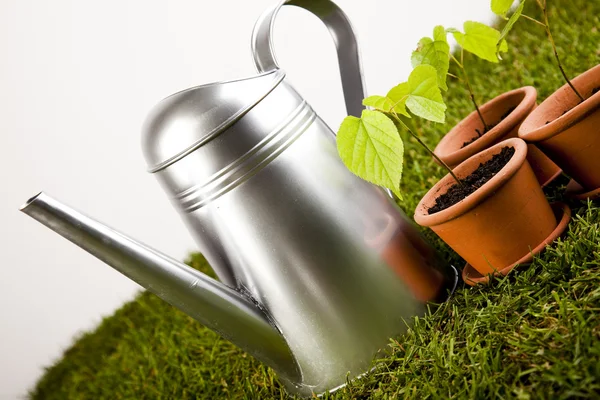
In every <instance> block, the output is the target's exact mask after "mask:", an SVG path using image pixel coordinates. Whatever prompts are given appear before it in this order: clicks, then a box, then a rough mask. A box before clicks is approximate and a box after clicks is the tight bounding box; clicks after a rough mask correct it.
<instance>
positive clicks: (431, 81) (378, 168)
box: [337, 65, 461, 199]
mask: <svg viewBox="0 0 600 400" xmlns="http://www.w3.org/2000/svg"><path fill="white" fill-rule="evenodd" d="M363 104H364V105H365V106H370V107H372V108H373V110H364V111H363V112H362V114H361V117H360V118H357V117H353V116H348V117H346V118H345V119H344V121H343V122H342V124H341V126H340V128H339V130H338V133H337V148H338V152H339V155H340V157H341V159H342V161H343V162H344V164H345V165H346V167H348V169H349V170H350V171H351V172H353V173H354V174H356V175H358V176H359V177H360V178H362V179H364V180H366V181H368V182H371V183H373V184H375V185H379V186H383V187H385V188H389V189H390V190H391V191H392V192H394V194H395V195H396V196H398V198H400V199H401V198H402V194H401V193H400V179H401V178H402V161H403V158H404V144H403V142H402V138H401V136H400V134H399V131H398V127H402V128H404V129H406V130H407V131H408V132H409V133H410V134H411V135H412V136H413V137H414V138H415V139H416V140H417V142H419V144H420V145H421V146H423V147H424V148H425V149H426V150H427V151H428V152H429V154H431V155H432V156H433V157H435V158H436V159H437V160H438V161H439V162H440V164H442V165H443V166H444V167H445V168H446V169H447V170H448V172H449V173H450V174H451V175H452V176H453V177H454V179H455V180H456V181H457V182H458V183H459V184H460V183H461V181H460V180H459V179H458V178H457V177H456V176H455V175H454V173H453V172H452V170H451V169H450V167H448V166H447V165H446V164H445V163H444V162H443V161H442V160H440V159H439V158H438V157H437V156H436V155H435V154H434V153H433V151H432V150H431V149H429V147H427V145H426V144H425V143H423V141H422V140H421V139H420V138H419V137H418V136H417V135H416V134H415V132H414V131H413V130H412V129H411V128H410V127H409V126H408V125H407V124H406V123H405V121H404V118H411V113H412V114H414V115H416V116H419V117H421V118H425V119H427V120H429V121H433V122H444V121H445V117H446V114H445V113H446V104H444V100H443V99H442V93H441V91H440V88H439V83H438V71H437V70H436V68H434V67H433V66H431V65H419V66H417V67H416V68H415V69H414V70H413V71H412V72H411V74H410V76H409V77H408V81H407V82H403V83H400V84H399V85H397V86H395V87H393V88H392V89H391V90H390V91H389V92H388V94H387V95H386V96H370V97H367V98H366V99H364V100H363Z"/></svg>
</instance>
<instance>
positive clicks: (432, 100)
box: [388, 65, 446, 122]
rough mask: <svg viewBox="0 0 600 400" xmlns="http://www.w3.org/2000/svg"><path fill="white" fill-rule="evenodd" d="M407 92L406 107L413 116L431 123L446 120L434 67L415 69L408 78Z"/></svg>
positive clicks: (420, 66) (426, 66) (444, 105)
mask: <svg viewBox="0 0 600 400" xmlns="http://www.w3.org/2000/svg"><path fill="white" fill-rule="evenodd" d="M392 90H394V89H392ZM408 91H409V95H408V97H407V99H406V107H408V109H409V110H410V111H411V112H412V113H413V114H415V115H417V116H419V117H421V118H425V119H427V120H429V121H433V122H444V121H445V120H446V104H444V99H443V98H442V92H440V88H439V87H438V83H437V71H436V69H435V68H434V67H432V66H431V65H418V66H417V67H415V69H414V70H413V71H412V72H411V73H410V76H409V77H408ZM388 97H389V94H388Z"/></svg>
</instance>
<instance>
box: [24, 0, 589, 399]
mask: <svg viewBox="0 0 600 400" xmlns="http://www.w3.org/2000/svg"><path fill="white" fill-rule="evenodd" d="M533 3H534V2H532V1H530V2H529V5H528V6H527V7H526V11H525V13H526V14H528V15H531V16H536V15H537V10H536V9H535V7H533ZM549 5H550V18H551V24H553V28H554V29H553V32H554V35H555V40H556V42H557V45H558V49H559V52H560V54H561V55H562V57H563V60H564V64H565V68H566V70H567V73H568V74H569V75H571V76H575V75H578V74H580V73H582V72H584V71H585V70H587V69H588V68H590V67H592V66H594V65H596V64H598V63H599V62H600V34H599V32H598V30H599V28H600V2H599V1H595V0H594V1H591V0H560V1H558V0H556V1H550V2H549ZM509 43H510V44H511V49H510V52H509V53H508V54H507V55H506V56H505V60H504V62H502V63H501V64H498V65H495V64H490V63H485V62H481V61H479V60H477V59H475V58H474V57H468V59H467V60H466V64H467V68H468V71H469V73H470V77H471V79H472V81H473V82H472V83H473V86H474V90H475V91H476V93H477V94H478V96H479V101H480V102H482V103H483V102H484V101H486V100H488V99H490V98H492V97H494V96H496V95H498V94H500V93H502V92H504V91H507V90H510V89H513V88H516V87H519V86H524V85H532V86H535V87H536V88H537V89H538V94H539V100H540V101H541V100H542V99H544V98H545V97H547V96H548V95H550V94H551V93H552V92H553V91H554V90H555V89H556V88H558V87H559V86H561V85H562V84H563V81H562V79H561V76H560V73H559V71H558V69H557V68H556V66H555V64H554V59H553V58H552V49H551V47H550V44H549V43H548V41H547V40H546V39H545V37H544V32H543V29H542V28H541V27H539V26H536V25H535V24H533V23H531V22H528V21H526V20H523V19H522V20H521V21H520V22H518V23H517V25H516V26H515V29H514V30H513V32H512V33H511V35H510V37H509ZM407 57H408V55H407ZM454 72H455V73H456V71H454ZM449 86H450V89H449V91H448V94H447V96H446V97H447V103H448V106H449V112H448V123H447V124H446V125H445V126H443V127H440V126H435V125H433V124H428V123H425V124H423V125H421V128H420V129H421V131H422V133H423V140H424V141H425V142H427V144H428V145H431V146H434V145H435V144H436V143H437V142H438V141H439V140H440V138H441V137H442V136H443V134H444V133H445V132H446V131H447V130H449V127H451V126H453V125H454V124H455V123H456V122H458V121H459V120H460V119H461V118H463V117H464V116H465V115H467V114H468V113H469V112H470V111H471V104H470V101H469V98H468V94H467V92H466V91H465V90H464V89H463V88H462V87H461V86H460V85H459V84H458V83H457V82H452V81H451V82H449ZM597 133H598V134H600V132H597ZM405 163H406V164H405V169H404V179H403V184H402V186H403V187H402V192H403V193H404V194H405V202H404V203H402V204H401V207H402V208H403V209H404V210H405V211H406V212H407V214H408V215H412V213H413V210H414V207H415V206H416V204H417V203H418V201H419V199H420V198H421V197H422V196H423V195H424V194H425V193H426V192H427V190H428V189H429V188H430V187H431V186H432V185H433V184H434V183H435V182H436V181H437V180H438V179H440V178H441V177H442V176H443V170H442V169H441V168H440V167H439V166H437V165H436V164H434V163H433V162H432V160H431V158H430V157H428V156H427V154H426V153H425V152H424V151H423V150H422V149H421V148H419V147H418V145H417V144H416V143H414V142H413V141H412V140H411V139H408V138H406V158H405ZM566 182H567V180H566V179H562V180H559V182H558V183H556V184H554V185H552V186H551V187H550V188H549V189H548V195H549V197H551V198H560V197H561V193H562V192H563V191H564V186H565V184H566ZM571 207H572V208H573V211H574V219H573V221H572V222H571V224H570V227H569V231H568V233H567V234H566V236H565V237H564V238H563V239H561V240H558V241H557V243H556V244H555V245H554V246H553V248H551V249H549V250H548V251H546V252H545V253H543V254H542V255H541V256H540V257H536V258H535V261H534V262H533V264H532V265H531V266H529V267H522V268H520V269H519V270H518V271H515V273H513V274H512V275H511V276H509V277H508V278H506V279H503V280H498V281H496V282H493V283H492V284H491V285H489V286H485V287H479V288H468V287H466V288H464V287H463V288H461V289H460V290H458V291H457V293H456V295H455V296H454V297H453V298H452V300H451V301H449V302H447V303H445V304H443V305H442V306H441V307H440V308H438V309H437V310H436V311H435V313H433V314H431V315H428V316H427V317H425V318H421V319H418V320H416V321H415V324H414V327H413V328H412V329H411V330H410V331H409V332H408V333H407V334H406V335H404V336H403V337H401V338H396V339H393V340H391V341H390V346H391V347H392V349H393V354H392V355H391V356H390V357H389V358H387V359H384V360H379V362H383V363H384V365H385V367H384V368H382V369H380V370H379V371H378V372H375V373H372V374H370V375H368V376H367V377H365V378H364V379H362V380H359V381H356V382H353V383H352V384H351V385H349V386H348V387H347V388H345V389H343V390H342V391H340V392H338V393H336V394H334V395H330V396H325V398H327V399H355V398H373V399H393V398H398V397H402V398H415V399H422V398H443V399H445V398H492V397H502V398H513V397H514V398H523V399H527V398H530V397H531V398H566V397H591V398H599V397H600V362H599V361H598V360H600V316H599V315H600V245H599V243H600V207H599V206H598V203H597V202H596V203H591V202H588V203H585V202H580V203H571ZM425 234H426V235H427V236H428V238H429V239H430V240H431V241H432V242H433V243H435V244H436V246H437V247H438V248H439V249H440V251H441V252H442V253H443V255H444V256H445V257H446V259H448V260H449V261H451V262H452V263H454V264H455V265H462V264H463V262H462V261H461V260H460V258H459V257H458V256H457V255H456V254H454V253H453V252H452V251H451V250H450V249H449V248H448V247H447V246H445V245H444V244H443V243H442V242H441V241H440V240H439V239H438V238H437V237H436V236H435V235H434V234H432V233H431V232H430V231H425ZM189 264H190V265H192V266H194V267H196V268H198V269H200V270H203V271H205V272H206V271H210V267H209V266H208V265H207V264H206V262H205V261H204V259H203V258H202V257H201V256H200V255H193V256H192V257H191V258H190V260H189ZM30 397H31V398H34V399H67V398H68V399H142V398H177V399H188V398H207V399H213V398H242V399H284V398H287V396H286V394H285V393H284V392H283V390H282V388H281V386H280V385H279V383H278V382H277V379H276V377H275V375H274V373H273V372H272V371H271V370H269V369H267V368H266V367H264V366H262V365H261V364H260V363H258V362H257V361H255V360H254V359H253V358H252V357H250V356H248V355H246V354H244V353H243V352H242V351H240V350H238V349H236V348H235V347H234V346H233V345H231V344H229V343H228V342H226V341H225V340H222V339H220V338H219V337H218V336H217V335H216V334H214V333H212V332H211V331H209V330H207V329H205V328H204V327H202V326H201V325H200V324H198V323H197V322H195V321H194V320H192V319H191V318H189V317H187V316H186V315H184V314H183V313H181V312H179V311H177V310H175V309H174V308H172V307H171V306H169V305H168V304H166V303H164V302H163V301H161V300H159V299H158V298H157V297H155V296H154V295H151V294H149V293H142V294H140V295H139V296H138V297H137V299H135V300H134V301H132V302H130V303H128V304H126V305H124V306H123V307H122V308H121V309H120V310H118V311H117V312H116V313H115V314H114V315H113V316H111V317H109V318H105V319H104V321H103V322H102V323H101V325H100V326H99V327H98V328H97V329H96V330H95V331H93V332H90V333H85V334H83V335H82V336H81V337H79V338H78V339H77V340H76V342H75V344H74V345H73V346H72V347H71V348H70V349H69V350H67V351H66V352H65V354H64V356H63V358H62V359H60V360H58V361H57V362H56V363H55V364H54V365H53V366H51V367H49V368H48V369H47V371H46V374H45V375H44V376H43V377H42V378H41V379H40V381H39V382H38V383H37V385H36V386H35V388H34V389H32V391H31V393H30Z"/></svg>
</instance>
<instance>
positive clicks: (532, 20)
mask: <svg viewBox="0 0 600 400" xmlns="http://www.w3.org/2000/svg"><path fill="white" fill-rule="evenodd" d="M521 17H523V18H525V19H528V20H530V21H531V22H535V23H536V24H538V25H541V26H543V27H544V28H545V27H546V24H544V23H543V22H540V21H538V20H537V19H535V18H532V17H530V16H529V15H525V14H521Z"/></svg>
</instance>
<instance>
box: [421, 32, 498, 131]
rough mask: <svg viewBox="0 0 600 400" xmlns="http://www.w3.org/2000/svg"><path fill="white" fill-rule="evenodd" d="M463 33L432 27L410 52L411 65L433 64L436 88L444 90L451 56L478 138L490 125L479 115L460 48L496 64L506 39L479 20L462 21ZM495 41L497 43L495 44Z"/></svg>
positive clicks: (446, 87) (462, 51)
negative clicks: (455, 48) (453, 48)
mask: <svg viewBox="0 0 600 400" xmlns="http://www.w3.org/2000/svg"><path fill="white" fill-rule="evenodd" d="M463 30H464V32H460V31H458V30H457V29H454V28H449V29H444V28H443V27H442V26H436V27H435V28H434V30H433V39H431V38H428V37H424V38H422V39H421V40H420V41H419V45H418V47H417V50H415V51H414V52H413V55H412V59H411V61H412V64H413V67H415V66H417V65H422V64H428V65H431V66H433V67H434V68H435V69H436V70H437V71H438V84H439V86H440V89H442V90H447V89H448V86H447V85H446V76H447V75H448V69H449V64H450V61H449V60H450V59H452V60H453V61H454V62H455V63H456V65H457V66H458V68H459V69H460V71H461V73H462V76H463V79H464V83H465V85H466V87H467V90H468V91H469V96H470V98H471V102H472V103H473V106H474V107H475V110H476V111H477V115H478V116H479V119H480V120H481V122H482V124H483V132H480V131H479V130H476V131H477V134H478V135H479V137H481V135H482V134H483V133H485V132H487V131H488V130H489V129H490V126H489V125H488V124H487V123H486V121H485V119H484V118H483V114H481V111H480V110H479V106H478V104H477V101H476V100H475V93H474V92H473V89H472V87H471V82H470V81H469V76H468V74H467V70H466V68H465V65H464V51H465V50H466V51H468V52H469V53H473V54H475V55H476V56H477V57H479V58H481V59H484V60H487V61H490V62H494V63H497V62H498V61H499V60H500V55H499V54H500V52H506V51H507V50H508V46H507V44H506V41H505V40H504V39H503V38H501V37H500V36H501V34H500V32H499V31H497V30H496V29H494V28H492V27H489V26H487V25H485V24H482V23H481V22H475V21H466V22H465V23H464V24H463ZM447 33H452V35H453V36H454V39H455V40H456V42H457V43H458V45H459V46H460V61H459V59H457V58H456V57H455V56H454V55H453V54H451V53H450V46H449V45H448V41H447V38H446V34H447ZM498 43H500V45H499V46H498Z"/></svg>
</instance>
